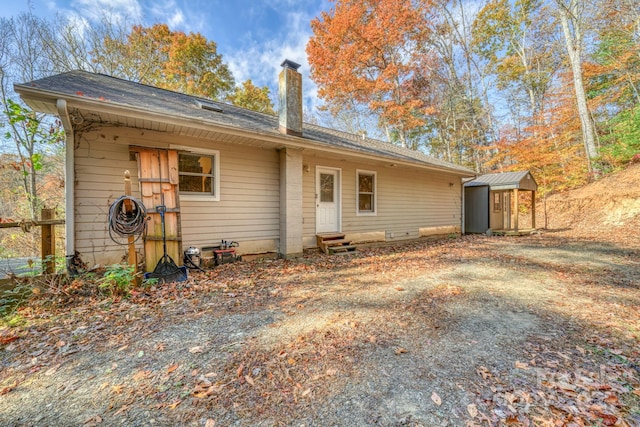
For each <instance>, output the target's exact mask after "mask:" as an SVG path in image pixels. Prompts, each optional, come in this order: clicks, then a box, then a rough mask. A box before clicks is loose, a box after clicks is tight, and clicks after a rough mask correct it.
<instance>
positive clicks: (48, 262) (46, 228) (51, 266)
mask: <svg viewBox="0 0 640 427" xmlns="http://www.w3.org/2000/svg"><path fill="white" fill-rule="evenodd" d="M54 217H55V211H54V210H53V209H42V211H40V219H41V220H42V221H47V220H52V219H54ZM41 230H42V267H43V270H44V273H45V274H53V273H55V272H56V261H55V255H56V235H55V233H54V232H53V225H52V224H43V225H42V226H41Z"/></svg>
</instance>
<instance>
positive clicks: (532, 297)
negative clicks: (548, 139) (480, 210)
mask: <svg viewBox="0 0 640 427" xmlns="http://www.w3.org/2000/svg"><path fill="white" fill-rule="evenodd" d="M638 254H639V251H638V247H628V246H624V247H623V246H616V245H615V244H611V243H609V244H604V243H598V242H591V241H589V240H586V239H582V240H578V239H572V238H569V237H563V236H560V235H555V234H546V235H539V236H529V237H522V238H508V237H486V236H470V237H469V236H467V237H462V238H457V239H447V240H439V241H418V242H412V243H410V244H406V245H397V246H384V247H369V248H366V247H363V248H359V250H358V253H357V254H356V255H354V256H333V257H329V256H325V255H318V254H315V253H313V254H312V253H309V254H307V255H306V256H305V258H303V259H300V260H296V261H283V260H277V261H270V262H257V261H256V262H249V263H238V264H229V265H224V266H221V267H220V268H217V269H216V270H213V271H211V272H207V273H203V274H192V275H191V277H190V281H189V282H188V283H186V284H175V285H170V286H165V287H162V288H158V289H151V290H148V291H144V292H139V293H135V294H134V296H133V297H132V298H131V299H130V300H128V301H127V300H123V301H119V302H113V301H110V300H106V299H104V298H101V299H95V298H88V297H85V298H84V299H83V298H81V297H77V298H76V297H74V298H69V300H68V301H63V302H61V303H60V304H59V305H58V306H56V307H55V308H54V309H50V310H48V311H44V310H35V309H32V310H31V311H25V312H24V313H22V315H23V317H24V318H25V319H26V323H25V324H24V325H23V326H20V327H17V328H4V329H2V337H5V339H4V342H5V344H4V345H3V346H2V347H1V348H2V350H1V353H0V355H1V362H2V365H1V371H0V393H1V394H2V395H0V401H1V404H0V425H8V426H12V425H16V426H17V425H34V426H35V425H50V426H57V425H59V426H68V425H109V426H111V425H128V426H137V425H140V426H143V425H144V426H146V425H162V426H165V425H166V426H169V425H194V426H205V425H206V426H208V427H211V426H214V425H215V426H228V425H239V426H249V425H251V426H253V425H263V426H271V425H287V426H288V425H291V426H294V425H295V426H300V425H305V426H332V425H334V426H401V425H415V426H440V425H442V426H445V425H450V426H463V425H506V424H509V425H554V422H556V421H558V420H559V422H560V423H564V425H586V424H587V423H591V424H589V425H614V424H615V423H618V424H615V425H640V381H639V375H640V368H639V367H638V366H639V365H640V354H639V353H638V352H639V348H640V346H639V342H640V322H639V317H640V314H639V313H640V310H639V308H640V289H639V288H640V260H639V257H638ZM12 336H13V337H15V338H11V337H12ZM610 422H613V423H614V424H611V423H610ZM572 423H574V424H572ZM625 423H626V424H625ZM556 425H562V424H556Z"/></svg>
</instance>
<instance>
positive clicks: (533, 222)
mask: <svg viewBox="0 0 640 427" xmlns="http://www.w3.org/2000/svg"><path fill="white" fill-rule="evenodd" d="M531 228H533V229H534V230H535V229H536V192H535V191H532V192H531Z"/></svg>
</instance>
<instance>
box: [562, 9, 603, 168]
mask: <svg viewBox="0 0 640 427" xmlns="http://www.w3.org/2000/svg"><path fill="white" fill-rule="evenodd" d="M556 4H557V5H558V17H559V19H560V24H561V25H562V32H563V33H564V38H565V42H566V45H567V54H568V57H569V62H570V63H571V71H572V73H573V87H574V91H575V94H576V102H577V106H578V115H579V117H580V125H581V127H582V140H583V144H584V150H585V153H586V155H587V165H588V167H589V172H591V173H595V172H597V171H596V170H595V168H594V164H593V163H594V160H595V159H596V158H597V157H598V156H599V153H598V148H597V146H596V133H595V126H594V124H593V121H592V120H591V113H590V112H589V106H588V105H587V94H586V91H585V87H584V82H583V76H582V54H583V46H584V38H583V36H584V27H585V25H584V24H585V14H584V8H585V3H584V1H583V0H568V1H565V0H556Z"/></svg>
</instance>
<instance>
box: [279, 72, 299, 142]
mask: <svg viewBox="0 0 640 427" xmlns="http://www.w3.org/2000/svg"><path fill="white" fill-rule="evenodd" d="M280 66H281V67H282V71H280V76H279V77H278V89H279V90H278V91H279V93H280V109H279V114H278V115H279V118H280V120H279V121H280V132H282V133H284V134H285V135H294V136H302V75H301V74H300V73H299V72H298V68H300V64H296V63H295V62H293V61H289V60H288V59H285V60H284V62H283V63H282V64H280Z"/></svg>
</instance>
